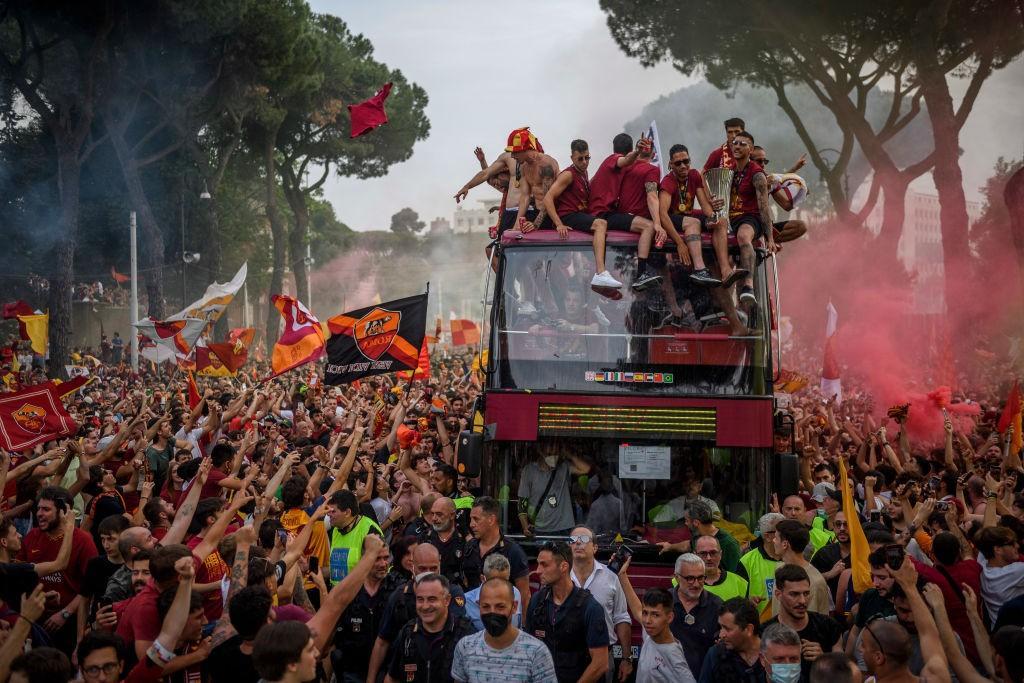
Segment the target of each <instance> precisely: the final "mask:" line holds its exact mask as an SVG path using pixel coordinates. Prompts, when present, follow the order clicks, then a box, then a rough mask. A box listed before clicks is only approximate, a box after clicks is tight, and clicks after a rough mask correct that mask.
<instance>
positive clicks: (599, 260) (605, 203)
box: [587, 133, 664, 289]
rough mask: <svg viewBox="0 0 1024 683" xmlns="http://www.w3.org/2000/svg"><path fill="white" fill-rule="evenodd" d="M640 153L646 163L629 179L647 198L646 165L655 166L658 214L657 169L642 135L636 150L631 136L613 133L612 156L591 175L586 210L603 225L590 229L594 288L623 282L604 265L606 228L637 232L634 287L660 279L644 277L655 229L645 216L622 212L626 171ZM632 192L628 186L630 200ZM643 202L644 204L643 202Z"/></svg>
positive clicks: (654, 188) (655, 208)
mask: <svg viewBox="0 0 1024 683" xmlns="http://www.w3.org/2000/svg"><path fill="white" fill-rule="evenodd" d="M641 154H646V155H647V157H646V158H647V160H648V163H646V164H645V166H644V167H643V168H642V169H641V171H640V174H638V175H637V176H636V177H635V179H634V180H633V181H632V182H633V183H634V184H635V183H636V182H637V181H639V182H640V186H639V190H640V194H641V197H642V198H643V199H646V194H644V192H645V190H646V187H645V183H644V181H643V176H644V174H645V173H646V174H647V175H649V169H648V167H651V168H654V169H655V172H654V181H653V183H654V187H653V188H652V189H653V192H654V211H655V213H657V204H658V197H657V192H658V178H657V176H658V171H657V167H654V166H653V165H652V164H650V163H649V160H650V155H651V143H650V141H649V140H645V139H644V138H641V139H640V140H638V141H637V144H636V149H633V138H632V137H630V136H629V135H628V134H626V133H619V134H618V135H616V136H615V138H614V139H613V140H612V155H611V156H609V157H608V158H607V159H605V160H604V161H602V162H601V165H600V166H599V167H598V169H597V173H595V174H594V180H593V182H591V184H590V205H589V208H588V209H587V213H589V214H591V215H592V216H596V217H598V218H601V219H602V220H603V221H604V225H603V226H601V227H600V229H599V227H598V225H597V224H596V223H595V224H594V228H593V229H594V260H595V262H596V273H597V274H596V275H594V279H593V280H591V283H590V284H591V286H593V287H613V288H616V289H617V288H619V287H621V286H622V283H621V282H619V281H618V280H616V279H615V278H613V277H612V276H611V274H610V273H609V272H608V270H607V269H606V268H605V261H604V256H605V239H606V237H607V231H608V230H625V231H630V232H637V233H640V244H639V245H638V246H637V257H638V259H639V261H638V265H637V279H636V281H634V283H633V287H634V288H637V285H640V288H642V287H644V286H647V285H651V284H653V283H654V282H657V280H658V279H660V276H654V277H653V278H645V274H646V268H647V256H648V254H649V253H650V250H651V240H652V239H653V238H654V232H655V229H654V223H653V222H652V221H651V220H650V219H649V218H648V219H644V218H642V217H641V216H633V215H630V214H627V213H624V212H623V211H624V210H623V208H622V206H621V196H622V187H623V184H624V183H625V179H626V175H627V171H628V170H629V169H632V167H633V166H634V165H635V162H636V161H637V159H638V158H639V157H640V155H641ZM635 194H636V188H632V187H631V191H630V196H631V199H632V198H633V195H635ZM643 204H644V205H646V201H644V202H643ZM662 235H664V232H662Z"/></svg>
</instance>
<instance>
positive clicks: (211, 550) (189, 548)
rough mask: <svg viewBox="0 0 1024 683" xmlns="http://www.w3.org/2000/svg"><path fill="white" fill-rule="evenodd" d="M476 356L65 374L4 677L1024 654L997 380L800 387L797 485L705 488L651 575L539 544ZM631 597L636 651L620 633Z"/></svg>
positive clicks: (4, 652)
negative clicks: (466, 434) (72, 388)
mask: <svg viewBox="0 0 1024 683" xmlns="http://www.w3.org/2000/svg"><path fill="white" fill-rule="evenodd" d="M470 360H471V357H470V356H466V357H465V358H463V357H453V358H448V359H442V358H435V359H434V376H433V377H432V378H431V379H429V380H426V381H421V380H416V381H414V382H401V381H396V380H394V379H392V378H391V377H390V376H380V377H377V378H371V379H368V380H365V381H363V382H361V383H360V384H359V385H358V386H345V387H325V386H324V385H323V384H322V383H321V382H319V381H318V374H317V372H316V371H312V372H302V374H301V376H300V374H299V373H298V372H294V373H292V375H290V376H286V377H282V378H279V379H278V380H275V381H273V382H269V383H266V384H262V385H259V386H256V385H254V383H253V381H252V380H251V378H250V377H249V376H246V375H244V374H243V375H240V376H239V377H238V378H235V379H216V380H209V381H200V386H201V387H202V390H201V394H202V395H201V397H199V398H200V400H199V401H198V402H197V403H196V404H195V405H194V406H190V404H189V401H188V399H187V398H186V395H187V386H186V382H185V380H184V379H183V377H181V376H177V377H173V376H172V377H171V378H170V379H169V378H168V375H164V376H162V377H158V376H155V375H144V376H143V377H141V378H133V377H131V376H130V374H129V373H128V371H127V370H126V369H125V366H124V365H121V366H109V365H103V366H101V367H99V368H98V369H97V372H96V374H97V381H95V382H93V383H92V384H90V385H88V386H87V387H85V388H84V389H82V390H81V391H79V392H78V393H77V394H75V395H74V396H73V397H70V398H69V410H70V412H71V414H72V415H73V416H74V418H75V420H76V422H77V423H78V424H79V425H81V427H80V430H79V433H78V434H77V435H76V437H75V438H68V439H62V440H60V441H57V442H51V443H48V444H46V445H45V446H41V447H37V448H36V449H34V450H31V451H29V452H25V453H10V454H7V453H5V454H3V462H2V464H0V482H2V485H3V490H4V499H3V523H2V527H0V599H2V600H3V607H2V611H0V628H2V631H0V633H2V634H3V635H2V638H3V643H2V646H0V680H3V681H6V680H7V679H8V678H11V679H12V680H14V679H15V678H16V679H17V680H19V681H22V680H27V681H30V682H31V683H57V682H58V681H60V682H61V683H63V682H65V681H68V680H71V679H72V678H76V677H80V678H81V679H83V680H86V681H88V682H89V683H100V682H102V683H109V682H110V681H116V680H124V679H128V680H132V681H142V680H157V679H160V678H168V679H173V680H189V681H209V682H211V683H215V682H219V681H224V682H227V681H233V682H234V681H242V682H249V683H255V682H256V681H258V680H260V679H262V680H267V681H278V680H288V681H308V680H313V679H317V678H320V679H323V680H329V679H330V677H332V676H333V677H335V678H336V680H337V681H339V682H340V681H364V680H370V679H376V680H380V679H387V680H394V681H400V680H409V681H414V680H415V681H439V680H459V681H491V680H513V681H518V680H538V681H540V680H555V679H556V678H557V680H560V681H563V680H577V679H578V680H602V679H605V678H606V677H609V678H612V679H615V680H627V679H628V678H629V676H631V675H634V676H636V678H637V680H643V681H661V680H665V681H668V680H673V681H679V680H694V681H758V680H773V681H797V680H803V681H808V680H811V681H826V680H827V681H830V682H835V681H844V680H860V676H861V675H862V674H863V675H868V674H870V675H873V676H874V677H875V680H877V681H889V680H904V679H908V677H909V676H911V675H913V676H921V677H922V678H923V679H926V680H929V681H933V680H946V679H948V678H949V677H950V676H951V675H952V674H953V673H955V676H956V677H957V678H958V679H960V680H967V681H984V680H1002V681H1019V680H1022V675H1024V561H1022V558H1021V556H1020V554H1019V546H1018V539H1019V538H1020V537H1021V535H1022V534H1024V523H1022V520H1024V496H1022V495H1021V493H1020V492H1021V489H1022V487H1024V477H1022V476H1021V461H1020V453H1019V452H1016V451H1015V450H1014V449H1013V448H1011V446H1010V444H1011V442H1012V441H1011V440H1012V433H1011V434H1000V433H999V432H998V431H997V430H996V428H995V420H996V418H997V417H998V410H997V409H998V408H999V406H998V405H993V404H986V403H985V402H982V404H981V406H980V408H981V413H980V415H979V416H978V417H977V418H974V419H970V420H966V419H958V420H956V421H954V420H953V419H952V418H950V419H948V420H946V422H945V432H944V435H945V439H944V443H938V444H927V443H924V442H921V443H914V442H913V441H911V440H910V439H909V438H908V434H907V431H906V430H905V429H904V428H903V427H904V425H905V422H906V420H907V415H908V413H909V412H910V411H913V410H914V409H915V408H914V406H913V405H911V406H910V407H909V408H904V407H897V408H895V409H894V411H893V412H892V415H891V416H889V415H886V413H885V411H884V410H883V411H882V412H881V414H879V410H878V409H877V408H876V406H874V405H873V404H872V401H871V400H870V398H869V397H868V396H867V395H866V394H864V393H862V392H857V391H853V392H852V394H851V395H850V396H849V397H848V398H847V400H845V401H843V402H842V403H841V404H837V403H834V402H832V401H823V400H822V398H821V396H820V395H819V393H818V391H817V390H815V389H804V390H802V391H801V392H799V393H797V394H796V395H795V396H794V397H793V401H792V403H791V407H790V409H789V412H790V414H791V415H792V417H793V419H794V423H795V428H794V429H793V432H792V435H790V434H788V433H785V432H780V433H779V434H778V435H777V450H779V451H780V452H782V451H789V450H790V449H791V448H792V449H795V451H796V453H797V454H798V455H799V462H800V479H801V484H800V491H799V493H797V494H795V495H790V496H786V497H781V498H779V497H776V498H775V499H774V500H773V501H772V503H771V505H770V509H769V511H768V512H767V513H766V514H764V515H763V516H762V517H761V518H760V519H759V520H757V522H756V523H755V524H754V527H755V528H753V529H751V530H750V531H752V532H753V533H752V534H751V535H750V538H753V540H750V539H749V538H747V537H746V535H745V534H737V533H736V531H735V525H733V524H730V523H729V522H728V520H723V519H722V517H721V513H720V512H718V511H719V509H721V507H722V504H724V503H725V502H726V501H723V500H717V501H716V500H714V499H710V498H707V497H705V496H702V495H701V493H700V492H699V491H696V490H694V491H687V492H684V495H683V497H682V500H683V501H684V504H683V506H682V510H681V511H680V512H679V513H678V514H679V519H678V523H679V525H680V526H681V527H682V528H684V529H685V530H686V531H687V532H688V533H687V534H686V537H685V538H684V540H681V541H678V542H675V543H671V544H669V543H665V544H663V551H664V555H663V557H665V560H666V562H671V561H672V560H673V557H674V564H673V571H672V575H673V578H672V581H671V583H668V582H667V581H666V582H665V583H664V585H662V586H650V585H648V586H646V588H645V589H637V590H634V588H633V585H632V583H631V581H635V580H636V578H635V577H636V576H637V572H638V571H640V572H641V575H644V573H643V571H642V570H641V569H639V568H636V567H634V568H631V563H632V560H630V559H629V558H628V557H626V558H625V559H624V558H623V557H622V556H621V555H620V556H618V557H617V558H611V560H612V561H611V562H608V563H603V562H598V561H596V559H595V556H596V555H597V553H598V545H597V538H596V534H595V533H594V531H592V530H591V529H589V528H587V527H584V526H580V527H576V528H573V529H572V530H571V533H569V534H568V537H566V538H561V539H552V540H549V541H547V542H545V543H543V544H541V545H538V546H536V547H535V550H536V554H535V557H534V558H532V559H531V558H528V557H527V554H526V553H525V552H524V550H523V548H522V547H521V546H520V545H518V544H517V543H516V542H514V541H513V540H512V539H511V538H508V537H506V536H505V534H504V533H503V527H502V525H501V522H500V518H501V516H502V512H501V504H500V503H499V501H497V500H495V499H494V498H491V497H488V496H485V495H480V491H478V490H476V489H475V485H476V483H477V482H475V481H471V480H469V481H467V480H465V479H464V478H462V477H460V476H459V475H458V473H457V470H456V469H455V465H456V464H457V460H456V459H457V457H458V456H457V452H456V451H457V443H456V440H457V435H458V434H459V433H460V432H461V431H462V430H463V429H465V428H466V427H467V424H468V421H469V418H470V416H469V413H468V410H469V408H470V406H471V404H472V401H473V399H474V398H475V396H476V395H477V393H478V392H479V391H480V377H479V375H478V374H477V373H476V372H474V371H473V370H472V369H471V368H470V366H469V363H470ZM28 373H29V371H28V370H26V371H25V374H23V376H22V379H23V381H24V382H27V383H28V382H31V381H33V380H32V378H31V376H30V374H28ZM994 394H995V392H993V395H994ZM964 400H966V397H965V396H960V395H954V396H953V397H952V401H953V403H954V404H955V403H957V402H961V401H964ZM791 439H792V440H791ZM840 456H845V458H846V459H847V461H848V462H849V464H850V471H849V476H850V481H851V486H852V493H853V496H854V501H855V503H854V505H855V507H856V508H857V509H856V510H851V509H844V508H843V504H842V495H841V490H840V488H839V487H840V473H839V472H838V462H839V460H838V459H839V457H840ZM577 466H578V467H579V468H581V469H584V470H585V469H586V468H587V463H586V462H585V461H584V462H578V463H577V462H574V467H577ZM595 502H596V501H595ZM851 515H858V516H859V520H860V524H861V527H862V529H863V533H864V535H865V536H866V539H867V543H868V545H869V551H870V555H869V557H868V561H869V563H870V572H871V584H872V585H871V586H870V587H869V588H867V589H866V590H863V587H861V590H860V591H859V592H858V590H857V587H856V586H855V583H856V582H855V580H854V578H853V576H852V575H853V572H854V566H853V561H852V549H851V535H850V524H849V520H850V517H851ZM509 524H510V525H511V526H509V527H507V529H508V531H509V533H510V534H511V535H515V536H517V537H519V533H520V529H519V527H517V526H515V525H514V522H512V521H510V522H509ZM727 529H728V530H727ZM642 542H643V541H638V543H642ZM524 545H525V544H524ZM531 566H532V567H535V569H534V570H533V571H534V573H533V574H532V576H535V577H536V579H537V580H536V581H534V582H532V583H531V581H530V577H531ZM610 567H611V568H610ZM614 570H618V575H616V573H615V571H614ZM631 576H633V577H634V578H633V579H631ZM648 580H649V579H648ZM580 587H585V588H586V590H581V589H580ZM634 620H635V621H634ZM634 623H638V624H639V625H640V627H641V628H640V629H639V631H640V634H641V638H640V641H639V642H641V643H642V646H641V647H640V649H639V652H638V653H637V652H636V651H634V654H635V655H636V656H637V659H633V658H631V656H630V650H629V649H628V648H627V649H614V650H612V649H610V648H609V645H615V644H618V645H624V644H629V643H630V642H631V641H632V640H633V637H632V628H633V624H634Z"/></svg>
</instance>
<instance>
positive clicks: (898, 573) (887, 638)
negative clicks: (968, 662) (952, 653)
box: [858, 560, 950, 683]
mask: <svg viewBox="0 0 1024 683" xmlns="http://www.w3.org/2000/svg"><path fill="white" fill-rule="evenodd" d="M886 571H887V572H888V573H889V576H890V578H891V579H893V580H895V582H896V583H898V584H899V588H900V589H901V592H902V593H903V594H904V595H905V596H906V600H907V607H908V608H909V612H910V614H911V615H912V617H913V621H914V625H915V627H916V630H917V633H918V638H919V640H920V650H921V659H922V666H921V672H920V674H921V680H927V681H948V680H950V677H949V663H948V660H947V659H946V654H945V652H944V650H943V648H942V641H941V639H940V637H939V629H938V627H937V626H936V625H935V619H934V617H932V613H931V612H930V611H929V610H928V605H926V604H925V602H924V598H922V597H921V593H920V592H918V589H917V570H916V569H914V563H913V562H910V561H906V560H905V561H904V562H903V564H902V565H900V568H899V569H897V570H895V571H893V570H892V568H891V567H886ZM908 616H910V615H908ZM858 650H859V652H860V654H861V655H862V656H863V659H864V663H865V665H866V666H865V668H866V669H867V671H868V673H870V674H872V675H873V676H874V679H875V682H876V683H889V681H908V680H914V679H915V678H916V676H915V675H914V674H913V673H912V672H911V668H910V661H911V657H912V655H913V646H912V641H911V638H910V634H909V633H908V632H907V629H906V628H904V627H903V626H901V625H900V624H898V623H892V622H889V621H882V620H876V621H872V622H870V623H866V624H865V625H864V632H863V634H862V638H861V639H860V645H859V647H858Z"/></svg>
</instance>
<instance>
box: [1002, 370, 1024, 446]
mask: <svg viewBox="0 0 1024 683" xmlns="http://www.w3.org/2000/svg"><path fill="white" fill-rule="evenodd" d="M996 426H997V428H998V429H999V433H1000V434H1005V433H1006V430H1007V429H1009V428H1010V427H1013V439H1012V440H1011V441H1010V449H1011V450H1012V451H1013V452H1014V453H1017V452H1019V451H1020V447H1021V443H1022V442H1024V436H1022V435H1021V433H1020V431H1021V400H1020V386H1019V385H1018V384H1017V382H1014V383H1013V388H1012V389H1010V394H1009V395H1008V396H1007V397H1006V405H1005V406H1003V412H1002V414H1001V415H1000V416H999V423H998V424H997V425H996Z"/></svg>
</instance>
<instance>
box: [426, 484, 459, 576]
mask: <svg viewBox="0 0 1024 683" xmlns="http://www.w3.org/2000/svg"><path fill="white" fill-rule="evenodd" d="M427 515H428V517H429V519H428V521H429V522H430V531H429V532H427V533H426V534H424V536H423V537H421V538H420V541H422V542H425V543H429V544H430V545H432V546H434V547H435V548H437V549H438V551H439V552H440V553H441V573H442V574H444V576H445V578H446V579H448V580H449V581H451V582H452V583H453V584H456V585H458V586H462V587H464V586H465V582H464V581H463V579H462V556H463V553H464V551H465V545H466V540H465V539H464V538H463V536H462V534H460V533H459V530H458V529H457V528H456V527H455V503H454V502H453V501H452V499H451V498H438V499H437V500H435V501H434V504H433V505H432V506H431V508H430V512H429V513H427Z"/></svg>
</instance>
